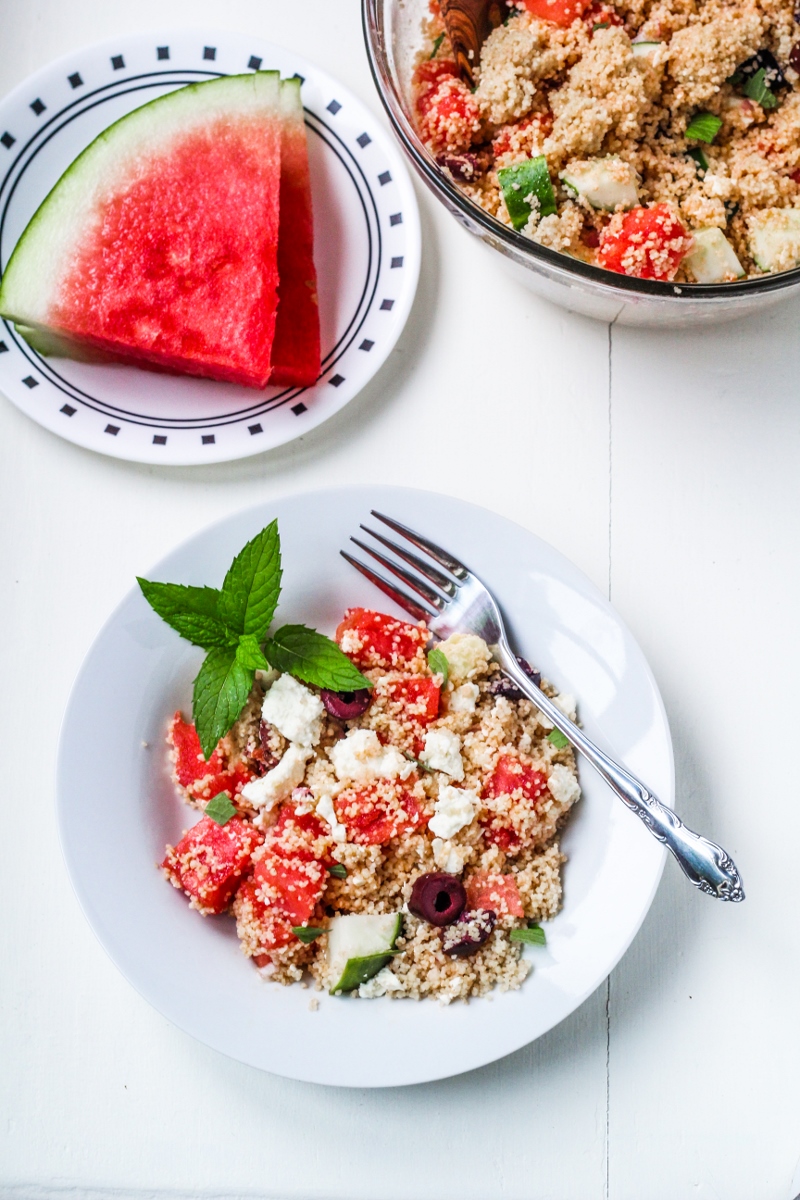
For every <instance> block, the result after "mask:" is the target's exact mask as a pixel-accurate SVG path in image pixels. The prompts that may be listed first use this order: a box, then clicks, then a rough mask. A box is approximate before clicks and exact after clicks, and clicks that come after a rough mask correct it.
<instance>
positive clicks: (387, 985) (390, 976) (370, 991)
mask: <svg viewBox="0 0 800 1200" xmlns="http://www.w3.org/2000/svg"><path fill="white" fill-rule="evenodd" d="M402 987H403V985H402V983H401V982H400V980H399V979H398V978H397V976H396V975H395V973H394V971H392V970H390V969H389V967H383V969H382V970H380V971H378V974H377V975H373V976H372V979H368V980H367V982H366V983H362V984H361V987H360V988H359V989H358V994H359V996H360V997H361V999H362V1000H377V999H378V997H379V996H385V995H386V993H387V992H399V991H401V990H402Z"/></svg>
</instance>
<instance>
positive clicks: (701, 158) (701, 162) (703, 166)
mask: <svg viewBox="0 0 800 1200" xmlns="http://www.w3.org/2000/svg"><path fill="white" fill-rule="evenodd" d="M686 153H687V154H688V155H689V158H693V159H694V161H695V162H696V163H697V165H698V167H699V168H700V170H701V171H707V170H708V159H707V158H706V156H705V154H703V151H702V150H701V149H700V147H699V146H695V147H694V148H693V149H692V150H687V151H686Z"/></svg>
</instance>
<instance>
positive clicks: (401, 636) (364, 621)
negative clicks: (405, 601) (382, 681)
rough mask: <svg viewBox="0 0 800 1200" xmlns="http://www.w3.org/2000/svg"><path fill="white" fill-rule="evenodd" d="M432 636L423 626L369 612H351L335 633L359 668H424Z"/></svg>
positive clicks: (358, 610) (340, 643)
mask: <svg viewBox="0 0 800 1200" xmlns="http://www.w3.org/2000/svg"><path fill="white" fill-rule="evenodd" d="M429 638H430V634H429V633H428V630H427V629H426V627H425V625H424V623H421V624H419V625H411V624H410V623H409V622H408V621H398V620H397V618H396V617H389V616H387V615H386V613H379V612H374V611H373V610H372V609H369V608H348V610H347V612H346V613H345V614H344V620H343V621H342V622H341V624H340V625H339V628H338V629H337V630H336V641H337V642H338V643H339V645H340V646H341V648H342V650H343V651H344V652H345V654H346V655H347V657H348V658H350V659H352V661H353V662H354V663H355V664H356V666H359V667H366V668H370V667H386V668H391V667H402V666H407V665H410V664H414V665H417V666H419V667H420V669H422V667H424V665H425V656H424V650H425V647H426V646H427V644H428V640H429Z"/></svg>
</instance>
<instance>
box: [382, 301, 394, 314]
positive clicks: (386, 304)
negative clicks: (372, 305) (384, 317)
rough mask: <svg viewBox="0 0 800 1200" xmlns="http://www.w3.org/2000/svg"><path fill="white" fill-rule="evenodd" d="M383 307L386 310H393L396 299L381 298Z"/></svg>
mask: <svg viewBox="0 0 800 1200" xmlns="http://www.w3.org/2000/svg"><path fill="white" fill-rule="evenodd" d="M381 308H382V310H383V311H384V312H391V311H392V309H393V308H394V300H381Z"/></svg>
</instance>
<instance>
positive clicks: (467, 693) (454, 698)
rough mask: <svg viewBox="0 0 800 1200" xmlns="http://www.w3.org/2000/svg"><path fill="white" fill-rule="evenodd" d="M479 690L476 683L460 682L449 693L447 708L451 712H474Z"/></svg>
mask: <svg viewBox="0 0 800 1200" xmlns="http://www.w3.org/2000/svg"><path fill="white" fill-rule="evenodd" d="M480 694H481V690H480V688H479V687H478V685H477V683H462V684H461V686H460V687H457V688H454V689H453V691H452V692H451V693H450V699H449V702H448V709H449V711H450V712H451V713H474V712H475V705H476V704H477V703H478V696H480Z"/></svg>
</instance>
